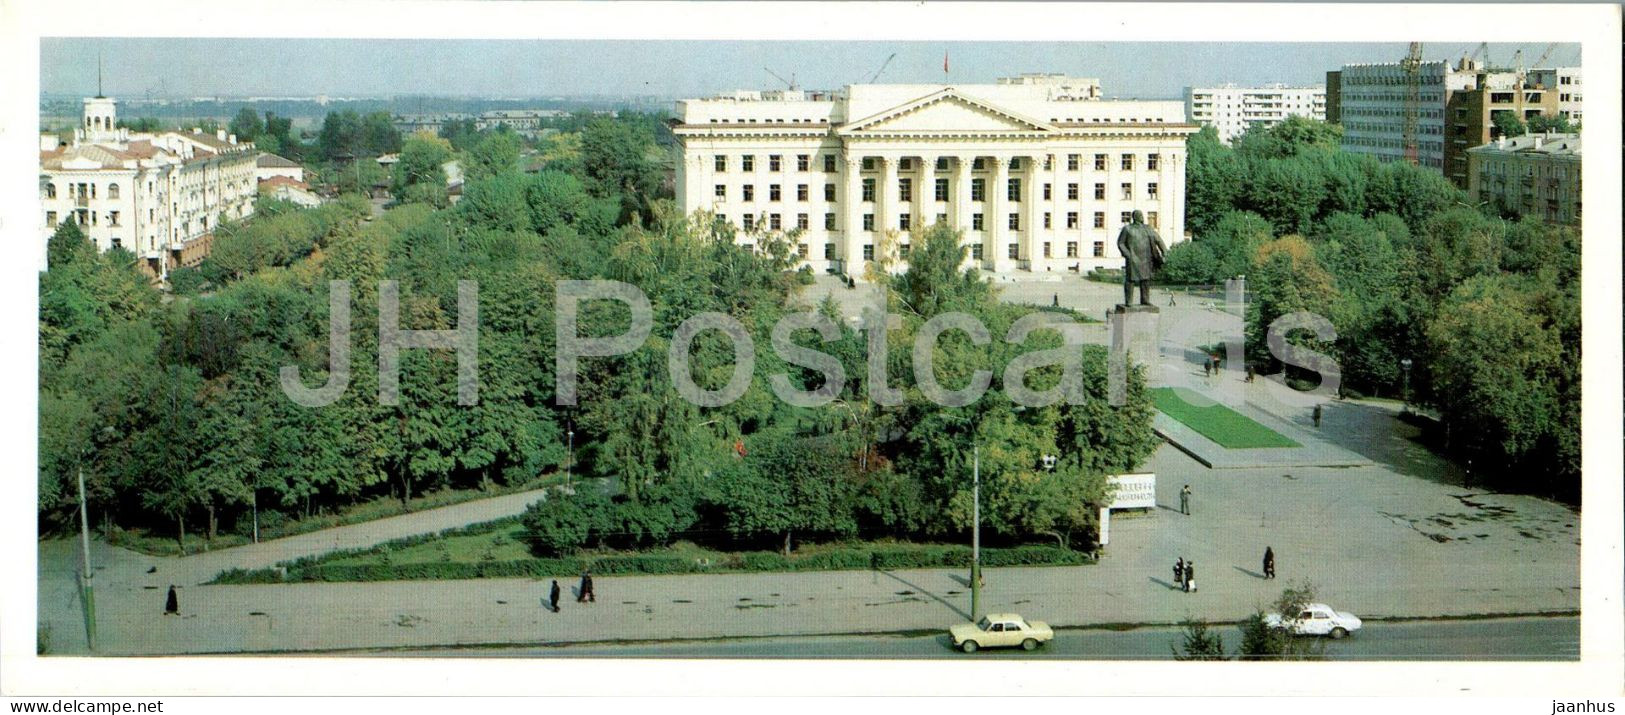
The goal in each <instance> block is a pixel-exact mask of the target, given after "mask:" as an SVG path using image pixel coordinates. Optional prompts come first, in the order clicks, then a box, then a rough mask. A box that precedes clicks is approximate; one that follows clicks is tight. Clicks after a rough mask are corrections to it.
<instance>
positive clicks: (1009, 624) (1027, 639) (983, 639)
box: [948, 613, 1055, 653]
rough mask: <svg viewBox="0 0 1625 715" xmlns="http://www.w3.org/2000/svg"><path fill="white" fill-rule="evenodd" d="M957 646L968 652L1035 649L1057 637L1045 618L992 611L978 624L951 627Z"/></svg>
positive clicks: (950, 631) (952, 636)
mask: <svg viewBox="0 0 1625 715" xmlns="http://www.w3.org/2000/svg"><path fill="white" fill-rule="evenodd" d="M948 635H949V636H950V637H951V638H953V640H954V647H955V648H958V649H960V650H962V651H965V652H966V653H975V652H976V649H978V648H1012V647H1015V646H1021V648H1022V649H1023V650H1032V649H1034V648H1037V647H1038V646H1039V645H1041V644H1044V643H1048V642H1049V641H1050V640H1051V639H1053V638H1055V631H1054V630H1051V629H1050V627H1049V624H1047V623H1044V622H1043V621H1028V620H1026V619H1024V618H1022V617H1021V616H1018V615H1016V614H1014V613H989V614H987V615H985V616H982V620H980V621H977V622H976V623H961V624H959V625H957V626H954V627H952V628H949V629H948Z"/></svg>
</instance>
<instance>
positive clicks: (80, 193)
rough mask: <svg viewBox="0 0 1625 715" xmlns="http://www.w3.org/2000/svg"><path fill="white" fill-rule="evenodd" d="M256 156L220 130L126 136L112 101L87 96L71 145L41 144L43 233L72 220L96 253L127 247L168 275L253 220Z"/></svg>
mask: <svg viewBox="0 0 1625 715" xmlns="http://www.w3.org/2000/svg"><path fill="white" fill-rule="evenodd" d="M257 157H258V153H257V152H255V151H254V145H253V144H252V143H249V142H238V141H237V138H236V137H235V136H232V135H228V134H226V133H225V132H224V131H221V132H216V133H214V134H208V133H204V132H202V131H199V130H193V131H191V132H163V133H158V134H135V133H131V132H129V130H127V129H120V128H118V117H117V102H116V101H115V100H113V99H111V98H107V97H93V98H90V99H86V100H85V101H84V117H83V121H82V123H81V126H80V127H79V128H77V129H75V130H74V137H73V140H72V141H71V142H69V143H63V142H61V141H59V140H58V138H57V137H56V136H54V135H42V136H41V137H40V202H41V211H42V213H43V218H44V222H43V225H42V236H43V237H44V238H49V237H50V236H51V234H53V233H55V232H56V230H57V227H58V226H59V225H60V224H61V222H63V221H74V222H76V223H78V225H79V227H80V228H81V229H83V230H84V232H85V234H86V235H88V236H89V237H90V239H91V240H92V241H94V242H95V244H96V246H97V248H99V249H100V250H103V251H105V250H109V249H111V248H124V249H126V250H129V251H131V252H132V253H134V254H135V255H136V256H137V257H139V258H141V259H142V260H143V267H144V268H146V269H147V270H148V271H150V272H151V273H153V274H154V275H157V276H164V275H166V274H167V273H168V271H169V269H171V268H174V267H176V266H180V265H192V264H195V263H196V262H198V261H201V260H202V259H203V256H204V255H206V254H207V252H208V245H209V242H210V240H211V239H212V237H213V231H214V229H215V227H217V226H218V225H219V224H220V222H221V221H224V220H228V219H229V220H240V219H243V218H247V217H248V216H250V215H252V214H253V212H254V197H255V195H256V186H255V183H256V182H255V165H256V159H257Z"/></svg>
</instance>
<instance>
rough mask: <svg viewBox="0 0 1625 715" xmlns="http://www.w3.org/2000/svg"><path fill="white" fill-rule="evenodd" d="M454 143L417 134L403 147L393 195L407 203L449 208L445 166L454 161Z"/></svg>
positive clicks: (396, 169) (396, 166) (397, 164)
mask: <svg viewBox="0 0 1625 715" xmlns="http://www.w3.org/2000/svg"><path fill="white" fill-rule="evenodd" d="M451 157H452V151H451V142H448V141H446V140H444V139H441V138H439V137H435V136H430V135H425V134H416V135H413V136H412V137H411V138H409V139H407V140H406V143H405V144H404V145H403V146H402V147H401V159H400V161H398V162H396V163H395V176H394V184H393V187H392V189H391V190H392V191H393V192H394V194H395V196H396V198H397V199H399V200H400V201H402V202H404V203H414V202H417V203H426V204H429V205H431V206H436V207H441V206H445V205H446V170H445V169H444V168H443V167H444V165H445V163H446V162H448V161H451Z"/></svg>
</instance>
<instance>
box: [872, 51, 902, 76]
mask: <svg viewBox="0 0 1625 715" xmlns="http://www.w3.org/2000/svg"><path fill="white" fill-rule="evenodd" d="M895 59H897V53H896V52H893V53H891V55H889V56H887V57H886V61H885V62H882V63H880V69H877V70H875V73H874V74H872V75H870V76H869V81H868V82H866V83H865V84H874V83H875V80H877V79H880V73H881V72H885V71H886V68H887V67H890V66H891V61H892V60H895Z"/></svg>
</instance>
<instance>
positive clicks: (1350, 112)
mask: <svg viewBox="0 0 1625 715" xmlns="http://www.w3.org/2000/svg"><path fill="white" fill-rule="evenodd" d="M1417 78H1418V87H1419V91H1418V92H1417V106H1416V148H1417V156H1416V160H1417V164H1418V165H1419V166H1425V167H1428V168H1431V169H1434V170H1436V171H1439V172H1440V173H1443V172H1444V165H1445V157H1444V154H1445V139H1446V136H1445V128H1446V126H1445V125H1446V121H1445V107H1446V105H1447V104H1448V103H1449V102H1450V96H1451V95H1452V94H1454V93H1455V92H1458V91H1461V90H1464V89H1471V88H1473V87H1474V86H1475V84H1474V83H1475V81H1476V76H1475V74H1474V73H1473V72H1471V71H1463V70H1458V69H1457V68H1453V67H1451V66H1450V63H1448V62H1424V63H1422V64H1421V66H1420V67H1419V68H1418V71H1417ZM1409 79H1410V78H1409V75H1408V73H1407V72H1406V71H1405V68H1404V67H1403V66H1402V65H1401V64H1400V63H1398V62H1389V63H1382V64H1359V65H1344V66H1343V69H1342V70H1338V71H1334V72H1329V73H1327V76H1326V86H1327V99H1326V105H1327V106H1328V107H1332V108H1335V109H1333V111H1331V112H1330V114H1331V116H1335V117H1336V120H1335V121H1337V122H1338V123H1339V124H1341V125H1342V126H1343V150H1344V151H1348V152H1353V153H1356V154H1368V155H1371V156H1374V157H1376V158H1377V159H1379V160H1381V161H1401V160H1405V159H1406V158H1407V157H1406V153H1405V119H1406V113H1407V112H1406V104H1407V102H1408V98H1409Z"/></svg>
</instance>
